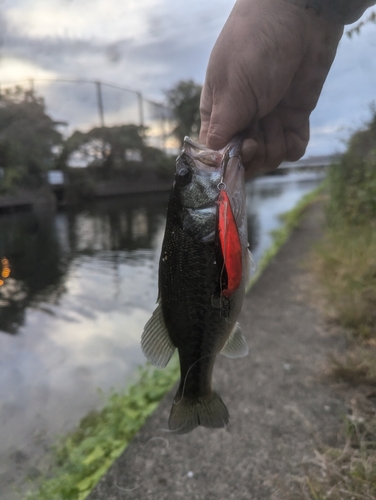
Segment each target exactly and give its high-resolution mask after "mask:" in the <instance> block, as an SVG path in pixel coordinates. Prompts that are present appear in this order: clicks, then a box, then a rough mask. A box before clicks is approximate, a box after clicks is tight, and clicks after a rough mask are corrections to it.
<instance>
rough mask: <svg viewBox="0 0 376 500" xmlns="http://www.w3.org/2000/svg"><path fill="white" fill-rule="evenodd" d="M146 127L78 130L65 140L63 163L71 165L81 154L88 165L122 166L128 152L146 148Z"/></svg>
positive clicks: (128, 126) (125, 126)
mask: <svg viewBox="0 0 376 500" xmlns="http://www.w3.org/2000/svg"><path fill="white" fill-rule="evenodd" d="M144 135H145V127H141V126H137V125H120V126H115V127H95V128H93V129H91V130H89V132H86V133H84V132H80V131H78V130H76V131H75V132H74V133H73V134H72V135H71V136H70V137H69V138H68V139H67V140H66V142H65V144H64V149H63V152H62V155H61V158H60V163H62V164H65V165H67V164H69V162H70V159H71V158H72V155H76V156H77V157H79V158H80V159H81V160H82V162H83V164H85V165H86V166H103V167H106V168H107V169H110V170H111V169H116V168H123V167H125V166H126V163H127V152H129V151H134V150H136V151H139V152H140V154H141V155H142V153H143V151H144V150H145V148H146V145H145V142H144Z"/></svg>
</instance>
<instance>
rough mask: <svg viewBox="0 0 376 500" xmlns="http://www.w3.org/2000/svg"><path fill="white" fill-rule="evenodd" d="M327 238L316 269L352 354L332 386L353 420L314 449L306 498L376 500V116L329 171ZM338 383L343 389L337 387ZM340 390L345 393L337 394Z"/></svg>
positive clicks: (334, 364) (333, 370)
mask: <svg viewBox="0 0 376 500" xmlns="http://www.w3.org/2000/svg"><path fill="white" fill-rule="evenodd" d="M327 191H328V202H327V204H326V220H327V224H326V230H325V237H324V238H323V241H322V242H321V244H320V245H319V247H318V248H317V250H316V254H315V258H314V265H313V270H314V273H315V275H316V277H317V279H318V282H319V284H320V285H319V286H320V292H321V295H322V296H324V298H325V303H326V314H327V317H328V320H329V321H330V323H331V324H332V325H333V326H334V327H335V328H336V329H337V330H338V331H339V332H342V334H343V335H344V336H345V338H346V345H347V349H346V351H345V352H341V353H330V356H329V361H328V376H329V380H330V381H332V382H334V383H335V384H337V386H338V387H339V388H342V390H341V391H340V393H339V394H340V395H341V396H342V397H343V398H344V399H345V400H346V404H347V406H348V414H347V415H346V417H345V420H344V424H343V428H342V430H341V435H340V437H341V439H340V440H342V442H343V443H344V445H343V447H342V448H333V447H325V446H322V447H321V448H320V449H318V450H316V460H315V462H314V465H315V467H312V468H311V471H310V472H309V473H308V474H307V475H306V476H305V478H304V480H303V481H302V494H303V496H302V497H301V498H304V499H312V500H345V499H354V500H356V499H368V500H375V499H376V113H375V112H374V114H373V118H372V120H371V122H370V123H369V124H368V126H367V128H366V129H364V130H362V131H359V132H357V133H356V134H354V136H353V137H352V138H351V140H350V142H349V145H348V150H347V152H346V153H345V155H344V157H343V158H342V160H341V162H340V163H339V164H338V165H334V166H333V167H332V168H331V171H330V174H329V178H328V183H327ZM338 384H339V385H338ZM338 390H340V389H338Z"/></svg>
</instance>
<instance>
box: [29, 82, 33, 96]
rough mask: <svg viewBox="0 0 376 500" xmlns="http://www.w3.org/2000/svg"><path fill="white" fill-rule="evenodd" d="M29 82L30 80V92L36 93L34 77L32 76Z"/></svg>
mask: <svg viewBox="0 0 376 500" xmlns="http://www.w3.org/2000/svg"><path fill="white" fill-rule="evenodd" d="M29 82H30V93H31V95H34V79H33V78H30V80H29Z"/></svg>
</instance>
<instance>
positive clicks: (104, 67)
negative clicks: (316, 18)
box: [0, 0, 376, 155]
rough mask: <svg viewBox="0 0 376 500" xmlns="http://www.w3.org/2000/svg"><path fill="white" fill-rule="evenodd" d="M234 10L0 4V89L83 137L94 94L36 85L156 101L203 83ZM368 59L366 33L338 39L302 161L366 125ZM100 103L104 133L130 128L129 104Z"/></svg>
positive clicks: (375, 43) (195, 0)
mask: <svg viewBox="0 0 376 500" xmlns="http://www.w3.org/2000/svg"><path fill="white" fill-rule="evenodd" d="M233 3H234V2H233V0H204V1H203V0H190V2H187V1H182V0H123V1H120V0H0V5H1V13H0V83H1V84H2V86H5V85H4V82H9V81H18V80H22V79H23V80H27V79H31V78H33V79H35V89H36V90H37V92H38V93H40V94H41V95H44V96H45V98H46V103H47V106H48V111H49V112H50V114H51V115H52V116H53V117H54V118H55V119H57V120H65V121H67V122H69V129H68V130H69V131H72V130H73V129H74V128H77V127H81V128H86V129H87V128H89V127H91V126H95V125H98V124H99V119H98V112H97V108H96V94H95V87H94V85H89V84H74V85H72V84H68V83H53V84H52V83H50V82H46V81H45V82H43V81H38V79H43V78H44V79H49V78H72V79H76V78H81V79H88V80H103V81H106V82H112V83H115V84H117V85H121V86H124V87H127V88H131V89H135V90H138V91H141V92H142V93H143V95H144V96H145V97H147V98H149V99H152V100H157V101H161V100H163V91H164V90H167V89H169V88H171V87H172V86H173V85H174V84H175V83H176V82H177V81H179V80H181V79H188V78H192V79H194V80H195V81H196V82H198V83H203V80H204V76H205V71H206V65H207V62H208V58H209V54H210V51H211V48H212V46H213V44H214V42H215V40H216V38H217V36H218V34H219V32H220V30H221V28H222V26H223V24H224V22H225V20H226V18H227V16H228V14H229V12H230V10H231V8H232V6H233ZM369 12H370V11H368V14H369ZM365 16H367V13H366V15H365ZM375 51H376V25H374V24H370V25H367V26H365V27H364V28H363V30H362V32H361V34H360V35H359V36H356V35H355V36H354V37H353V38H352V39H351V40H350V39H348V38H347V37H343V39H342V41H341V43H340V47H339V50H338V54H337V58H336V60H335V63H334V65H333V67H332V69H331V72H330V74H329V77H328V79H327V82H326V84H325V87H324V90H323V93H322V95H321V99H320V102H319V104H318V106H317V108H316V110H315V111H314V113H313V114H312V119H311V141H310V145H309V147H308V149H307V155H317V154H327V153H332V152H335V151H339V150H341V149H343V147H344V146H343V140H345V139H346V138H347V137H348V135H349V133H350V131H351V130H354V129H355V128H357V127H359V126H361V125H362V123H364V121H366V120H367V119H368V118H369V117H370V111H369V105H370V103H371V102H372V101H376V57H375ZM26 84H27V85H28V83H26ZM103 100H104V106H105V111H106V117H105V119H106V124H108V125H113V124H116V123H121V122H124V121H134V122H137V120H138V114H137V106H136V103H137V101H136V96H135V95H134V94H132V93H125V92H121V91H116V90H114V89H110V88H107V87H104V88H103ZM148 111H149V109H148V108H147V109H146V110H145V112H146V115H148ZM125 115H126V117H127V118H126V120H125V119H124V116H125Z"/></svg>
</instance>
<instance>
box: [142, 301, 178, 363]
mask: <svg viewBox="0 0 376 500" xmlns="http://www.w3.org/2000/svg"><path fill="white" fill-rule="evenodd" d="M141 349H142V352H143V353H144V354H145V356H146V357H147V359H148V360H149V361H150V363H152V364H153V365H154V366H157V367H159V368H164V367H165V366H166V365H167V363H168V362H169V361H170V359H171V357H172V355H173V354H174V351H175V346H174V344H173V343H172V342H171V339H170V336H169V334H168V331H167V328H166V324H165V321H164V318H163V313H162V307H161V306H160V305H158V307H157V308H156V309H155V311H154V312H153V315H152V317H151V318H150V319H149V321H148V322H147V323H146V325H145V328H144V331H143V332H142V335H141Z"/></svg>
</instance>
